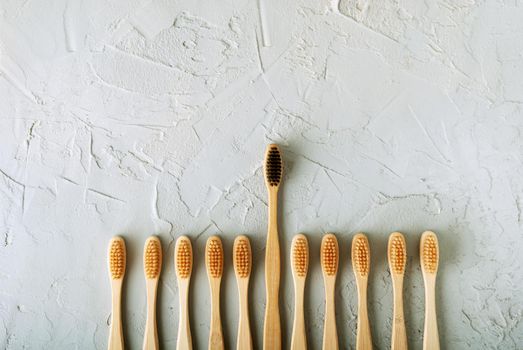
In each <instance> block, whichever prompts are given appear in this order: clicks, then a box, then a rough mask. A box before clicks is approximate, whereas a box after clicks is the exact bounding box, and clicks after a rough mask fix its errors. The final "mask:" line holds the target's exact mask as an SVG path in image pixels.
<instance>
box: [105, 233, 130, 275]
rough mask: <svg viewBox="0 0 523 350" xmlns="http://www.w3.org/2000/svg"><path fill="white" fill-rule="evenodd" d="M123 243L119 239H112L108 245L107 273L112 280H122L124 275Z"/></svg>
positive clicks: (124, 254) (121, 239)
mask: <svg viewBox="0 0 523 350" xmlns="http://www.w3.org/2000/svg"><path fill="white" fill-rule="evenodd" d="M125 262H126V252H125V242H124V240H123V238H121V237H114V238H112V239H111V242H110V243H109V272H110V273H111V278H112V279H113V280H118V279H121V278H123V276H124V274H125Z"/></svg>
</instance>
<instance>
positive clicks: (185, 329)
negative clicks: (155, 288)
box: [176, 279, 192, 350]
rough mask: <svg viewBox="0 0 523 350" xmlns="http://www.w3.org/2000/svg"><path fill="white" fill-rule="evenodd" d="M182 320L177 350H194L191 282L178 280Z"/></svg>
mask: <svg viewBox="0 0 523 350" xmlns="http://www.w3.org/2000/svg"><path fill="white" fill-rule="evenodd" d="M178 292H179V298H180V318H179V324H178V339H177V341H176V349H177V350H192V337H191V326H190V323H189V305H188V304H189V280H188V279H183V280H181V279H179V280H178Z"/></svg>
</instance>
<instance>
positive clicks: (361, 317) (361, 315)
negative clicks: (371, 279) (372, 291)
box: [356, 280, 372, 350]
mask: <svg viewBox="0 0 523 350" xmlns="http://www.w3.org/2000/svg"><path fill="white" fill-rule="evenodd" d="M358 293H359V298H358V332H357V335H356V349H357V350H372V337H371V334H370V325H369V315H368V312H367V281H366V280H365V281H363V282H360V283H359V284H358Z"/></svg>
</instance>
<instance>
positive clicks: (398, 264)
mask: <svg viewBox="0 0 523 350" xmlns="http://www.w3.org/2000/svg"><path fill="white" fill-rule="evenodd" d="M388 251H389V267H390V270H391V272H392V273H395V274H403V273H404V272H405V266H406V264H407V248H406V247H405V238H404V237H403V235H402V234H401V233H399V232H395V233H393V234H391V235H390V238H389V249H388Z"/></svg>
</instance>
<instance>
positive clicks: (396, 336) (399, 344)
mask: <svg viewBox="0 0 523 350" xmlns="http://www.w3.org/2000/svg"><path fill="white" fill-rule="evenodd" d="M392 278H393V283H392V288H393V293H394V318H393V320H392V339H391V343H392V344H391V350H407V349H408V344H407V331H406V329H405V317H404V315H403V277H402V276H396V275H393V277H392Z"/></svg>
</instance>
